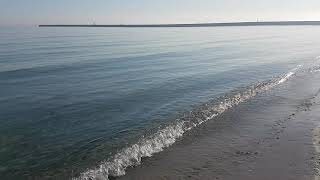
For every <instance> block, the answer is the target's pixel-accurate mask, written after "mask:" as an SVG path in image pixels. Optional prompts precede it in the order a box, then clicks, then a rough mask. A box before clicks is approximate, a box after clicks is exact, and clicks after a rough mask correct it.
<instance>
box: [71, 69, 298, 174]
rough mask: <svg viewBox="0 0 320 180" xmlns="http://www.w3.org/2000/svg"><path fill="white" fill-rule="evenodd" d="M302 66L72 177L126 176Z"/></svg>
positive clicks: (188, 116) (224, 99)
mask: <svg viewBox="0 0 320 180" xmlns="http://www.w3.org/2000/svg"><path fill="white" fill-rule="evenodd" d="M299 67H300V66H298V67H297V68H295V69H293V70H292V71H290V72H289V73H287V74H285V75H284V76H282V77H280V78H274V79H273V80H270V81H268V82H260V83H257V84H255V85H252V86H250V87H247V88H245V89H244V90H242V91H239V92H234V93H232V94H231V95H228V96H224V97H221V98H220V100H219V101H214V102H210V103H207V104H205V105H203V106H202V107H200V108H199V109H197V110H195V111H191V112H190V113H188V114H186V115H185V116H183V117H181V118H180V119H177V121H176V122H175V123H174V124H172V125H169V126H167V127H165V128H163V129H161V130H159V131H157V132H156V133H155V134H153V135H151V136H149V137H145V138H142V139H141V140H140V141H139V142H138V143H135V144H133V145H131V146H129V147H127V148H124V149H122V150H121V151H120V152H118V153H116V154H115V155H114V156H113V157H112V158H111V159H110V160H107V161H104V162H102V163H100V165H99V166H98V167H96V168H93V169H89V170H87V171H85V172H83V173H81V174H80V176H79V177H75V178H72V180H108V179H109V177H110V176H112V177H117V176H123V175H125V170H126V168H128V167H132V166H137V165H139V164H140V163H141V159H142V158H143V157H150V156H152V155H153V154H155V153H158V152H161V151H163V149H164V148H166V147H169V146H171V145H172V144H174V143H175V142H176V140H177V139H178V138H180V137H182V136H183V134H184V133H186V132H187V131H189V130H191V129H193V128H194V127H197V126H199V125H201V124H202V123H204V122H206V121H209V120H211V119H213V118H214V117H216V116H218V115H220V114H221V113H223V112H225V111H227V110H228V109H230V108H232V107H234V106H236V105H238V104H240V103H242V102H245V101H247V100H249V99H251V98H253V97H255V96H256V95H257V94H258V93H261V92H264V91H267V90H269V89H271V88H273V87H275V86H277V85H279V84H282V83H284V82H286V81H287V80H288V79H289V78H290V77H292V76H293V75H294V74H295V72H296V71H297V69H298V68H299ZM217 102H218V103H217Z"/></svg>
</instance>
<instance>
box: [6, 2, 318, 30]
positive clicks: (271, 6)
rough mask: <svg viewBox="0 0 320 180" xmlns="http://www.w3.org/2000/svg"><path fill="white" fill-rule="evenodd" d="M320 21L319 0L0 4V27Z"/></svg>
mask: <svg viewBox="0 0 320 180" xmlns="http://www.w3.org/2000/svg"><path fill="white" fill-rule="evenodd" d="M257 19H258V20H260V21H279V20H320V0H0V25H38V24H93V23H95V24H161V23H205V22H236V21H257Z"/></svg>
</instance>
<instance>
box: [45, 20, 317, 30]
mask: <svg viewBox="0 0 320 180" xmlns="http://www.w3.org/2000/svg"><path fill="white" fill-rule="evenodd" d="M226 26H320V21H265V22H263V21H261V22H259V21H258V22H230V23H197V24H118V25H117V24H113V25H96V24H93V25H84V24H83V25H82V24H74V25H70V24H43V25H39V27H128V28H129V27H226Z"/></svg>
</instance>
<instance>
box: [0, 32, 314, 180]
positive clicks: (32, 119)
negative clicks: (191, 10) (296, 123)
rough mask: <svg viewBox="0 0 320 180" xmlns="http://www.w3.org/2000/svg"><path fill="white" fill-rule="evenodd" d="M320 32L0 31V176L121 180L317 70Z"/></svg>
mask: <svg viewBox="0 0 320 180" xmlns="http://www.w3.org/2000/svg"><path fill="white" fill-rule="evenodd" d="M319 31H320V28H319V27H236V28H235V27H219V28H129V29H126V28H122V29H121V28H3V29H0V39H1V41H0V87H1V90H0V91H1V94H0V132H1V134H0V135H1V139H0V140H1V141H0V143H1V144H0V175H1V177H3V179H13V178H14V179H19V178H21V179H27V178H31V179H37V178H38V179H49V178H51V177H53V178H60V179H68V178H71V177H78V176H79V174H80V173H82V175H81V176H80V177H89V176H93V178H98V176H102V177H104V178H107V177H108V176H109V175H112V176H117V175H122V174H124V172H125V168H126V167H127V166H130V165H137V164H139V161H140V159H141V158H142V157H146V156H151V155H152V154H153V153H156V152H160V151H162V150H163V148H165V147H168V146H170V145H173V144H174V142H175V141H176V139H177V138H181V137H182V136H183V134H184V132H185V131H188V130H189V129H192V128H194V127H196V126H197V125H198V124H201V123H202V122H205V121H207V120H211V119H212V118H214V117H215V116H217V115H219V113H222V112H224V111H226V110H228V109H229V108H232V107H233V106H235V105H237V104H239V103H241V102H243V101H245V100H247V99H249V98H252V97H254V96H255V94H256V93H260V92H263V91H265V90H268V89H270V88H273V87H274V86H277V85H278V84H280V83H285V82H286V81H287V80H290V78H291V77H292V76H293V75H294V74H295V73H296V71H299V70H300V68H303V67H308V68H309V67H312V66H313V64H314V63H315V62H316V61H318V59H317V57H318V56H319V48H318V47H320V46H319V45H320V38H319V37H318V36H319V35H318V34H319ZM299 65H302V66H299ZM221 102H223V104H222V105H221ZM115 160H116V162H117V163H114V162H115ZM119 163H120V164H119ZM96 165H100V166H99V167H98V168H96ZM115 169H117V170H115ZM97 171H99V172H102V173H100V174H99V173H98V172H97Z"/></svg>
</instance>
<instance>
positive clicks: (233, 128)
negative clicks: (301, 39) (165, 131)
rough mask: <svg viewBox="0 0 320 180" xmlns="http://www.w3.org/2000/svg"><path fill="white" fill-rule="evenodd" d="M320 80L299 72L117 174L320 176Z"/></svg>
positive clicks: (265, 179)
mask: <svg viewBox="0 0 320 180" xmlns="http://www.w3.org/2000/svg"><path fill="white" fill-rule="evenodd" d="M319 82H320V75H319V74H317V73H305V74H303V75H296V76H295V77H293V78H292V79H290V81H288V82H286V83H284V84H282V85H281V86H278V87H276V88H274V89H272V90H271V91H268V92H264V93H261V94H259V95H258V96H257V97H255V98H253V99H251V100H249V101H247V102H245V103H242V104H240V105H239V106H237V107H234V108H232V109H230V110H228V111H227V112H225V113H223V114H221V115H220V116H218V117H217V118H215V119H213V120H211V121H209V122H207V123H204V124H202V125H201V126H200V127H198V128H195V129H194V130H191V131H190V132H188V133H187V134H186V135H185V136H184V137H183V138H182V139H180V140H179V141H178V142H177V143H176V144H175V145H174V146H172V147H169V148H167V149H166V150H165V151H163V152H161V153H159V154H155V155H154V156H152V157H150V158H146V159H144V160H143V161H142V163H141V165H140V166H137V167H133V168H129V169H128V170H127V172H126V175H125V176H122V177H120V178H117V179H121V180H124V179H139V180H141V179H148V180H150V179H201V180H203V179H223V180H229V179H230V180H231V179H237V180H242V179H243V180H250V179H259V180H272V179H281V180H286V179H288V180H289V179H291V180H302V179H306V180H309V179H310V180H311V179H320V178H319V176H318V175H320V173H319V172H320V171H319V162H320V161H319V153H320V126H319V125H320V123H319V122H320V94H319V92H320V91H319V89H320V83H319Z"/></svg>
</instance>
